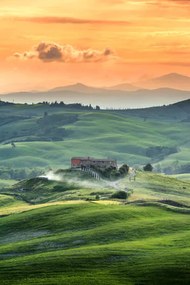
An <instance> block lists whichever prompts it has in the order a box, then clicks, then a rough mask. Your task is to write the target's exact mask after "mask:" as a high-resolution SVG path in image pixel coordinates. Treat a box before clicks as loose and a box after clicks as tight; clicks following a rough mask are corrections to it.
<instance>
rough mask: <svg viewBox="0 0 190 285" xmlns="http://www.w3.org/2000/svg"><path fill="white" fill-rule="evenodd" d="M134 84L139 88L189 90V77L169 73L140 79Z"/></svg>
mask: <svg viewBox="0 0 190 285" xmlns="http://www.w3.org/2000/svg"><path fill="white" fill-rule="evenodd" d="M136 84H137V85H138V86H140V87H141V88H148V89H150V88H152V89H156V88H173V89H179V90H190V77H188V76H185V75H182V74H178V73H170V74H166V75H163V76H160V77H155V78H152V79H150V80H144V81H140V82H137V83H136Z"/></svg>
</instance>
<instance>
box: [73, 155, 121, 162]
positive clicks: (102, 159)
mask: <svg viewBox="0 0 190 285" xmlns="http://www.w3.org/2000/svg"><path fill="white" fill-rule="evenodd" d="M71 159H80V160H94V161H116V160H115V159H109V158H94V157H80V156H79V157H72V158H71Z"/></svg>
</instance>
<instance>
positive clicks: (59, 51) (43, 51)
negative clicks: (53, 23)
mask: <svg viewBox="0 0 190 285" xmlns="http://www.w3.org/2000/svg"><path fill="white" fill-rule="evenodd" d="M14 57H16V58H19V59H23V60H28V59H34V58H38V59H40V60H41V61H43V62H53V61H60V62H101V61H106V60H110V59H116V58H117V56H116V55H115V53H114V52H113V51H112V50H111V49H109V48H106V49H104V50H95V49H91V48H89V49H85V50H80V49H77V48H74V47H73V46H71V45H59V44H57V43H51V42H41V43H39V44H38V45H37V46H35V47H34V48H33V49H32V50H31V51H26V52H24V53H18V52H17V53H15V54H14Z"/></svg>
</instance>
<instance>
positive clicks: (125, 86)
mask: <svg viewBox="0 0 190 285" xmlns="http://www.w3.org/2000/svg"><path fill="white" fill-rule="evenodd" d="M106 89H109V90H122V91H137V90H138V89H140V88H139V87H137V86H134V85H132V84H130V83H122V84H118V85H114V86H111V87H107V88H106Z"/></svg>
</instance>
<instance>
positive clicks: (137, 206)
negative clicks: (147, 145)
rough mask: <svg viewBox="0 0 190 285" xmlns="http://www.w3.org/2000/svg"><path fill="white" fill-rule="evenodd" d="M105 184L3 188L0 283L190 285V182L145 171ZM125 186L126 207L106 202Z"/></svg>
mask: <svg viewBox="0 0 190 285" xmlns="http://www.w3.org/2000/svg"><path fill="white" fill-rule="evenodd" d="M71 175H72V178H73V179H74V178H77V183H76V181H75V183H76V184H75V185H73V184H71V181H70V180H69V179H70V178H71ZM79 178H80V179H79ZM84 182H88V185H86V186H85V185H84V184H83V183H84ZM90 182H91V184H90ZM102 183H104V182H97V181H94V180H93V179H92V178H91V179H90V178H88V177H86V178H84V177H80V175H79V176H78V174H77V173H76V174H74V173H72V174H71V173H69V174H68V175H67V174H65V175H64V181H62V184H61V181H55V180H54V181H48V180H47V179H45V178H37V179H31V180H28V181H23V182H19V183H18V184H16V185H15V186H13V187H11V188H7V189H4V193H1V195H0V216H1V218H0V282H1V284H4V285H9V284H16V285H29V284H45V285H46V284H49V285H50V284H67V285H78V284H81V285H89V284H105V285H107V284H111V285H112V284H113V285H115V284H117V285H124V284H125V285H128V284H129V285H136V284H150V285H152V284H155V285H157V284H163V285H166V284H167V285H173V284H174V285H181V284H185V285H187V284H189V278H190V267H189V265H190V252H189V246H190V243H189V241H190V231H189V228H190V219H189V214H190V208H189V207H190V183H188V182H182V181H179V180H176V179H175V178H170V177H167V176H164V175H158V174H153V173H146V172H138V174H137V178H136V181H132V182H130V181H129V180H128V177H126V178H125V179H122V180H119V181H117V182H116V183H115V182H114V183H111V182H109V184H107V188H106V185H104V187H103V185H102ZM61 186H62V189H61ZM71 186H72V187H71ZM126 187H127V188H130V189H132V190H133V193H132V195H131V196H130V198H129V200H128V201H124V200H121V201H120V202H119V200H117V201H115V200H113V199H111V198H110V195H111V193H113V192H114V191H116V190H118V189H124V188H126ZM1 192H3V191H2V190H1ZM97 192H99V193H100V192H101V193H100V200H96V198H95V195H96V193H97ZM69 193H70V197H69ZM79 193H80V195H79ZM92 193H93V194H92ZM87 197H91V198H92V201H90V202H89V201H86V198H87ZM73 199H74V200H73Z"/></svg>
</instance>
